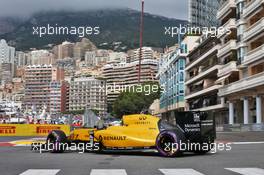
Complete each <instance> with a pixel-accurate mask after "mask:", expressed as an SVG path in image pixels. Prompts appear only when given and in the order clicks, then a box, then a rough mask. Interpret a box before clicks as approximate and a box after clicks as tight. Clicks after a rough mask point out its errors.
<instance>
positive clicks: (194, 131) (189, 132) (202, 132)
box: [175, 112, 216, 142]
mask: <svg viewBox="0 0 264 175" xmlns="http://www.w3.org/2000/svg"><path fill="white" fill-rule="evenodd" d="M175 119H176V124H177V125H178V126H179V127H180V128H181V129H182V131H183V132H184V135H185V137H186V139H187V140H190V141H191V142H212V141H214V140H215V139H216V129H215V118H214V114H213V113H212V112H176V115H175Z"/></svg>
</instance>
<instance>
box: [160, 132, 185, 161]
mask: <svg viewBox="0 0 264 175" xmlns="http://www.w3.org/2000/svg"><path fill="white" fill-rule="evenodd" d="M156 147H157V150H158V152H159V153H160V154H161V155H162V156H165V157H175V156H178V155H180V154H181V151H180V138H179V135H178V134H177V133H176V132H175V131H170V130H164V131H162V132H160V133H159V135H158V137H157V139H156Z"/></svg>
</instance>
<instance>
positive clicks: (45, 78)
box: [23, 65, 67, 112]
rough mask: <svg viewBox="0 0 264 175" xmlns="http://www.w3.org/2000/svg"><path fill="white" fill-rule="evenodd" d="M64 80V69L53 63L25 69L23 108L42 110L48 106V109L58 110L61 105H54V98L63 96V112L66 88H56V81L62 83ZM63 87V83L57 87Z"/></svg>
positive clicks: (62, 109)
mask: <svg viewBox="0 0 264 175" xmlns="http://www.w3.org/2000/svg"><path fill="white" fill-rule="evenodd" d="M63 80H64V71H63V69H60V68H57V67H53V66H52V65H32V66H27V67H26V69H25V97H24V99H23V109H24V110H25V109H32V108H33V107H34V109H35V110H36V112H40V111H42V109H43V107H44V106H46V107H47V109H46V111H48V112H51V111H55V110H53V109H54V108H55V109H56V111H58V108H59V107H54V106H53V105H55V104H54V101H55V99H54V98H57V97H56V96H59V97H61V99H60V105H61V106H60V109H61V112H63V111H64V109H65V106H64V104H65V102H64V99H65V97H63V96H65V95H67V94H66V93H64V90H56V91H55V90H54V88H55V87H54V82H57V83H59V84H60V83H61V82H62V81H63ZM59 87H63V86H62V85H60V86H58V87H56V88H59Z"/></svg>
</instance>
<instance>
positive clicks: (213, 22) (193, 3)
mask: <svg viewBox="0 0 264 175" xmlns="http://www.w3.org/2000/svg"><path fill="white" fill-rule="evenodd" d="M188 1H189V4H188V8H189V23H190V25H192V26H197V27H217V26H218V24H219V21H218V20H217V18H216V14H217V10H218V9H219V7H220V3H221V1H222V0H188Z"/></svg>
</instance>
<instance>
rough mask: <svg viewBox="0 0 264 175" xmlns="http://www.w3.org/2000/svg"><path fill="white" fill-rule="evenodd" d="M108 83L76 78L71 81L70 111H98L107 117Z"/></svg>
mask: <svg viewBox="0 0 264 175" xmlns="http://www.w3.org/2000/svg"><path fill="white" fill-rule="evenodd" d="M105 88H106V81H105V80H103V79H96V78H94V77H74V78H72V80H71V81H70V91H69V111H80V110H85V109H86V108H87V109H92V110H96V111H98V112H99V115H100V116H105V115H106V108H107V106H106V90H105Z"/></svg>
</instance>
